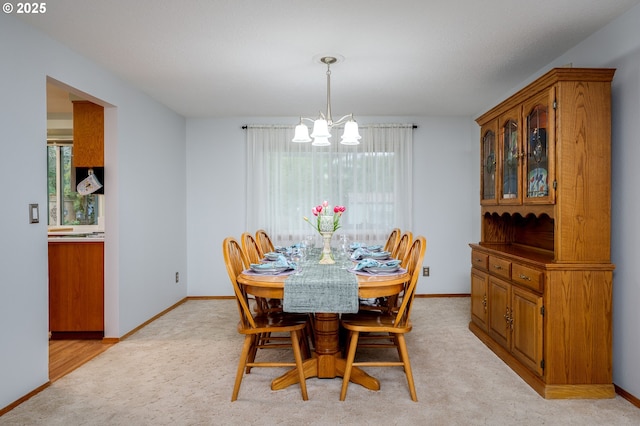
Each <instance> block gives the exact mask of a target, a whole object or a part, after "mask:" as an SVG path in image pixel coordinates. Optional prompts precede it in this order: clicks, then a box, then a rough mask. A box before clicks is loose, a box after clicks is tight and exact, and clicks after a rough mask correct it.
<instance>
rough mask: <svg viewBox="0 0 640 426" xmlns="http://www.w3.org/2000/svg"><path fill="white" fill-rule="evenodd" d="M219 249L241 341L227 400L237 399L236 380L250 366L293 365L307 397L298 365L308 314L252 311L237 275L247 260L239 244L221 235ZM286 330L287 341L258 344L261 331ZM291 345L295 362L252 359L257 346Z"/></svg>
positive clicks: (238, 381)
mask: <svg viewBox="0 0 640 426" xmlns="http://www.w3.org/2000/svg"><path fill="white" fill-rule="evenodd" d="M222 251H223V253H224V262H225V265H226V267H227V273H228V274H229V279H230V280H231V284H232V285H233V291H234V293H235V296H236V302H237V305H238V312H239V314H240V321H239V322H238V332H239V333H240V334H243V335H244V336H245V337H244V344H243V346H242V352H241V354H240V360H239V362H238V369H237V372H236V380H235V384H234V386H233V393H232V395H231V401H235V400H237V399H238V393H239V392H240V384H241V383H242V378H243V376H244V373H245V369H246V372H247V373H249V372H250V368H251V367H296V368H297V370H298V376H299V380H300V391H301V393H302V399H303V400H305V401H306V400H308V399H309V397H308V395H307V385H306V381H305V376H304V370H303V368H302V353H303V352H304V353H308V352H309V350H308V346H306V345H307V344H306V340H307V336H306V335H305V330H306V328H307V326H308V318H309V317H308V316H307V315H305V314H288V313H284V312H276V313H273V312H259V313H252V312H251V309H250V308H249V298H248V295H247V292H246V291H245V290H244V288H243V287H242V286H241V285H240V284H239V283H238V281H237V277H238V275H239V274H241V273H242V271H243V270H244V265H246V263H247V259H246V258H245V255H244V252H243V251H242V247H241V246H240V244H239V243H238V242H237V241H236V240H235V238H233V237H228V238H225V240H224V241H223V243H222ZM278 332H287V333H289V337H290V341H288V343H287V344H285V343H275V344H268V345H266V344H262V343H261V342H260V336H261V335H264V334H271V333H278ZM284 347H291V348H292V349H293V356H294V359H295V362H272V361H262V362H256V360H255V357H256V352H257V350H258V349H267V348H284Z"/></svg>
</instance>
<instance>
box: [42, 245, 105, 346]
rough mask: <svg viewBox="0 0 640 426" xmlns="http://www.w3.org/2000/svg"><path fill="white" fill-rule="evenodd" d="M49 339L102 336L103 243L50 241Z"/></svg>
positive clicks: (98, 337)
mask: <svg viewBox="0 0 640 426" xmlns="http://www.w3.org/2000/svg"><path fill="white" fill-rule="evenodd" d="M49 330H50V331H51V337H52V339H64V338H70V339H101V338H102V337H103V336H104V243H103V242H102V241H87V242H65V241H61V242H52V241H50V242H49Z"/></svg>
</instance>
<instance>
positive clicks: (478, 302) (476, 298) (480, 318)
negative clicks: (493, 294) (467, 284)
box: [471, 268, 489, 331]
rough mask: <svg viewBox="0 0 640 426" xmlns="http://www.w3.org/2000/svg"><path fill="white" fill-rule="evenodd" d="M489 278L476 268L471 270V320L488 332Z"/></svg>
mask: <svg viewBox="0 0 640 426" xmlns="http://www.w3.org/2000/svg"><path fill="white" fill-rule="evenodd" d="M488 282H489V276H488V275H487V274H486V273H484V272H482V271H479V270H477V269H475V268H472V269H471V320H472V321H473V322H474V323H475V324H476V325H477V326H478V327H480V328H481V329H482V330H484V331H487V330H488V328H487V323H488V318H489V311H488V303H487V301H488V297H489V296H488V294H487V285H488Z"/></svg>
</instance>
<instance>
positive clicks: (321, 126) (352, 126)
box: [291, 56, 361, 146]
mask: <svg viewBox="0 0 640 426" xmlns="http://www.w3.org/2000/svg"><path fill="white" fill-rule="evenodd" d="M320 62H322V63H324V64H326V65H327V114H326V115H325V114H323V113H322V112H320V115H319V117H318V118H316V119H315V120H314V119H312V118H305V117H300V123H299V124H298V125H297V126H296V130H295V134H294V136H293V139H292V140H291V141H292V142H311V138H313V143H312V144H311V145H314V146H327V145H331V142H329V138H330V137H331V128H332V127H333V126H339V125H341V124H344V132H343V134H342V139H341V141H340V143H341V144H343V145H358V144H359V143H360V138H361V137H360V133H358V123H356V121H355V120H354V119H353V114H347V115H345V116H344V117H342V118H341V119H340V120H336V121H333V118H332V117H331V64H334V63H336V62H337V59H336V58H334V57H333V56H325V57H322V58H320ZM303 121H309V122H313V131H312V132H311V137H309V128H308V127H307V126H306V124H304V123H303Z"/></svg>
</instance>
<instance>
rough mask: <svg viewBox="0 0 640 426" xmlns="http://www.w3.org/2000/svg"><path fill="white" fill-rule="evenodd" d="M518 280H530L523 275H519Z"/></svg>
mask: <svg viewBox="0 0 640 426" xmlns="http://www.w3.org/2000/svg"><path fill="white" fill-rule="evenodd" d="M520 279H521V280H527V281H531V278H529V277H528V276H526V275H525V274H520Z"/></svg>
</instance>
